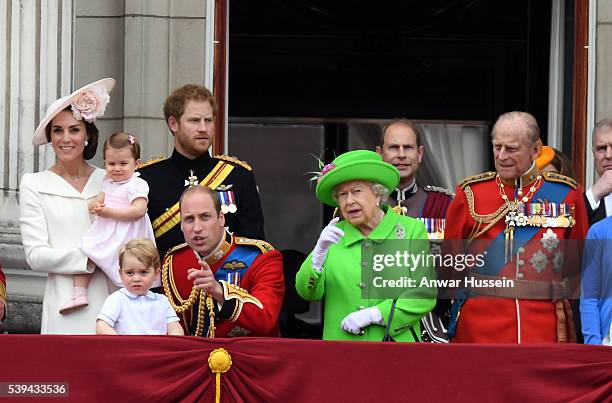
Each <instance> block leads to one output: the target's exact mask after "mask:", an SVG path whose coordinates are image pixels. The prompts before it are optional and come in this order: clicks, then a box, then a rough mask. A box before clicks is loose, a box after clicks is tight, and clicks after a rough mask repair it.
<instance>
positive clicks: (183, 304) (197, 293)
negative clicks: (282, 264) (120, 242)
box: [162, 255, 215, 337]
mask: <svg viewBox="0 0 612 403" xmlns="http://www.w3.org/2000/svg"><path fill="white" fill-rule="evenodd" d="M171 265H172V255H169V256H168V258H167V259H166V261H165V262H164V265H163V267H162V286H163V288H164V294H165V295H166V298H168V301H169V302H170V305H171V306H172V309H174V310H175V311H176V312H177V313H183V312H185V311H187V310H188V309H191V307H192V306H193V305H194V304H195V302H196V300H197V299H198V297H199V299H200V302H199V304H198V321H197V325H196V330H195V334H194V336H201V335H202V332H203V328H204V308H208V311H209V313H208V316H209V318H210V326H209V331H208V335H207V336H208V337H215V311H214V307H213V302H212V297H210V296H207V294H206V292H205V291H204V290H198V288H197V287H196V286H195V285H194V286H193V287H192V288H191V293H190V294H189V298H187V299H186V300H182V299H181V297H180V295H179V293H178V291H177V292H176V293H175V294H176V299H177V300H178V301H179V302H180V305H177V304H176V303H175V302H174V300H175V298H174V296H173V295H172V291H171V289H170V280H169V279H170V266H171ZM172 285H173V286H174V284H172ZM173 288H174V287H173Z"/></svg>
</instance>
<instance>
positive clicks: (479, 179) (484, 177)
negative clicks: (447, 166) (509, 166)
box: [459, 171, 497, 189]
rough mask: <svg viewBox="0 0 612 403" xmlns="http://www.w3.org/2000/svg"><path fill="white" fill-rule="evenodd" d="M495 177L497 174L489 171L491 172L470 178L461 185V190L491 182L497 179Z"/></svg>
mask: <svg viewBox="0 0 612 403" xmlns="http://www.w3.org/2000/svg"><path fill="white" fill-rule="evenodd" d="M495 175H497V173H496V172H493V171H489V172H484V173H481V174H478V175H473V176H468V177H467V178H465V179H464V180H463V181H462V182H461V183H460V184H459V186H461V189H464V188H465V187H466V186H467V185H471V184H472V183H477V182H484V181H488V180H491V179H493V178H495Z"/></svg>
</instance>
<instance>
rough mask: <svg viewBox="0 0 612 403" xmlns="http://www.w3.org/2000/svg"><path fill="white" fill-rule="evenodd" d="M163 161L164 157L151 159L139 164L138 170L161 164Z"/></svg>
mask: <svg viewBox="0 0 612 403" xmlns="http://www.w3.org/2000/svg"><path fill="white" fill-rule="evenodd" d="M164 160H166V157H153V158H151V159H150V160H147V161H145V162H141V163H140V165H138V168H139V169H140V168H144V167H148V166H150V165H153V164H157V163H158V162H162V161H164Z"/></svg>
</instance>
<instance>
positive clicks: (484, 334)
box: [445, 112, 588, 343]
mask: <svg viewBox="0 0 612 403" xmlns="http://www.w3.org/2000/svg"><path fill="white" fill-rule="evenodd" d="M491 137H492V143H493V155H494V158H495V169H496V172H485V173H483V174H479V175H475V176H472V177H469V178H466V179H465V180H464V181H463V182H462V183H461V184H460V185H459V186H457V189H456V196H455V198H454V199H453V202H452V203H451V205H450V207H449V208H448V214H447V216H446V224H447V225H446V231H445V247H448V245H454V246H451V247H448V249H445V251H446V250H451V249H455V250H454V252H455V253H457V254H458V255H459V254H461V255H463V256H467V255H466V253H467V254H468V255H471V256H476V255H479V256H481V257H483V264H482V265H475V266H472V267H470V268H469V269H464V271H463V272H462V273H463V274H465V277H464V278H463V279H462V280H463V281H465V283H464V285H465V288H464V289H463V290H461V291H462V292H461V293H459V294H458V295H457V297H456V298H455V300H454V302H453V308H452V314H453V317H452V319H451V326H450V327H449V332H450V333H451V334H453V333H454V337H453V339H452V341H453V342H464V343H465V342H467V343H536V342H537V343H541V342H550V343H557V342H574V341H575V340H576V334H575V328H574V320H573V313H572V310H571V306H570V303H569V299H571V298H576V297H577V289H578V284H572V281H573V280H578V279H579V275H580V273H579V270H580V253H579V251H580V244H579V242H580V241H582V240H584V238H585V236H586V233H587V229H588V222H587V215H586V208H585V205H584V200H583V196H582V189H581V187H580V185H578V184H577V183H576V181H574V180H573V179H571V178H568V177H566V176H564V175H561V174H557V173H553V172H541V171H540V170H539V169H538V167H537V164H536V163H535V162H534V160H535V159H536V158H537V157H538V155H539V154H540V148H541V146H542V144H541V141H540V129H539V127H538V124H537V121H536V120H535V118H534V117H533V116H532V115H530V114H529V113H526V112H508V113H505V114H503V115H501V116H500V117H499V118H498V120H497V122H496V123H495V125H494V126H493V131H492V134H491ZM567 240H571V242H572V243H571V244H570V243H569V242H567ZM464 242H466V243H467V244H468V245H469V246H468V248H467V249H466V248H465V247H463V246H461V247H459V246H458V245H459V243H461V244H462V245H463V243H464ZM459 249H460V250H459ZM468 280H469V285H468Z"/></svg>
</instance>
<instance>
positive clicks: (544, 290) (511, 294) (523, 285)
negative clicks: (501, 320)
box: [471, 273, 570, 301]
mask: <svg viewBox="0 0 612 403" xmlns="http://www.w3.org/2000/svg"><path fill="white" fill-rule="evenodd" d="M472 276H473V277H474V279H475V280H487V281H490V280H500V278H499V277H496V276H488V275H485V274H477V273H474V274H472ZM512 281H513V282H514V287H472V288H471V290H472V291H473V292H474V293H475V294H477V295H482V296H490V297H499V298H511V299H540V300H552V301H559V300H562V299H565V298H568V296H569V294H570V292H569V286H568V281H567V279H564V280H563V281H560V282H559V281H534V280H522V279H512Z"/></svg>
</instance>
